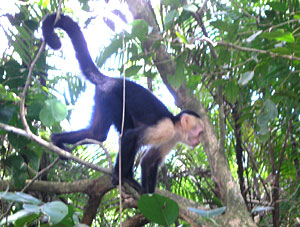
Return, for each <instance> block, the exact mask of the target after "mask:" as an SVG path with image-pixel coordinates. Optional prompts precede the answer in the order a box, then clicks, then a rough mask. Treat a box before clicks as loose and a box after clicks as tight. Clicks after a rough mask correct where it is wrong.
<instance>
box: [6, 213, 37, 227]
mask: <svg viewBox="0 0 300 227" xmlns="http://www.w3.org/2000/svg"><path fill="white" fill-rule="evenodd" d="M29 216H30V217H29ZM31 216H35V217H36V215H35V214H33V213H31V212H30V211H27V210H20V211H18V212H16V213H14V214H13V215H10V216H8V218H7V219H6V218H3V219H2V221H1V222H0V225H1V226H2V225H4V224H5V223H6V220H7V223H14V222H16V221H17V220H22V221H21V222H18V223H16V224H15V225H14V226H18V227H19V226H25V225H22V224H25V223H27V221H26V220H28V221H31V220H32V218H31ZM26 217H27V218H26Z"/></svg>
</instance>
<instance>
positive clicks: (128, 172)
mask: <svg viewBox="0 0 300 227" xmlns="http://www.w3.org/2000/svg"><path fill="white" fill-rule="evenodd" d="M55 17H56V14H51V15H48V16H47V17H46V19H45V20H44V21H43V25H42V30H43V36H44V39H45V42H46V43H47V44H48V45H49V46H50V47H51V48H53V49H55V50H58V49H59V48H60V47H61V42H60V39H59V37H58V36H57V35H56V34H55V33H54V28H61V29H63V30H64V31H65V32H66V33H67V34H68V36H69V37H70V39H71V41H72V44H73V47H74V49H75V52H76V57H77V60H78V62H79V65H80V69H81V71H82V73H83V74H84V76H85V77H86V79H88V80H89V81H90V82H92V83H93V84H95V86H96V92H95V97H94V99H95V106H94V109H93V114H92V118H91V123H90V126H89V127H88V128H86V129H81V130H78V131H74V132H65V133H57V134H52V135H51V141H52V143H53V144H55V145H56V146H58V147H60V148H62V149H65V150H67V151H68V148H67V147H66V146H65V144H75V143H77V142H79V141H81V140H83V139H87V138H88V139H95V140H98V141H100V142H102V141H105V140H106V137H107V133H108V130H109V128H110V127H111V125H114V126H115V127H116V129H117V130H118V131H119V132H120V131H121V125H122V105H123V104H122V103H123V79H122V78H111V77H108V76H105V75H104V74H102V73H101V72H100V71H99V70H98V69H97V67H96V65H95V64H94V62H93V61H92V59H91V56H90V53H89V51H88V48H87V43H86V41H85V38H84V36H83V34H82V32H81V30H80V27H79V26H78V24H77V23H76V22H74V21H73V20H72V19H71V18H70V17H68V16H64V15H60V19H59V20H58V21H57V22H56V23H55V24H54V21H55ZM125 89H126V96H125V121H124V131H123V132H124V134H123V136H122V140H121V154H122V155H121V164H122V168H121V171H122V173H121V176H122V181H123V180H126V181H127V182H128V183H130V184H131V185H132V186H134V187H135V188H136V189H137V190H138V191H139V192H140V193H154V191H155V185H156V179H157V173H158V168H159V166H160V164H161V163H162V162H163V160H164V157H165V156H166V155H167V154H168V153H169V152H170V150H171V149H172V148H173V147H174V146H175V145H176V144H177V143H178V142H182V143H184V144H187V145H189V146H191V147H195V146H197V145H198V144H199V143H200V137H201V134H202V133H203V124H202V120H201V119H200V116H199V115H198V114H197V113H195V112H193V111H191V110H184V111H182V112H181V113H179V114H178V115H176V116H174V115H173V114H172V113H170V112H169V110H168V109H167V108H166V106H165V105H164V104H162V102H160V101H159V100H158V99H157V98H156V97H155V96H154V95H153V94H152V93H151V92H149V91H148V90H146V89H145V88H143V87H142V86H140V85H138V84H136V83H134V82H132V81H129V80H126V82H125ZM142 146H145V147H147V148H148V151H147V153H146V154H145V155H144V157H143V159H142V161H141V168H142V187H141V186H140V184H139V183H138V182H137V181H135V180H134V179H133V166H134V160H135V156H136V154H137V152H138V151H139V149H140V148H141V147H142ZM119 155H120V154H118V156H119ZM118 180H119V157H117V158H116V162H115V167H114V172H113V177H112V182H113V183H114V184H115V185H117V184H118Z"/></svg>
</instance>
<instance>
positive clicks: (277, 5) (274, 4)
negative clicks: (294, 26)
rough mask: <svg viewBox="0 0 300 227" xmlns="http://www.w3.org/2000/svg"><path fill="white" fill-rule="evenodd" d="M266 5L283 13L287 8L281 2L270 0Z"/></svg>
mask: <svg viewBox="0 0 300 227" xmlns="http://www.w3.org/2000/svg"><path fill="white" fill-rule="evenodd" d="M268 5H269V6H271V7H272V8H273V10H275V11H279V12H281V13H285V12H286V11H287V9H288V8H287V6H286V4H285V3H281V2H270V3H268Z"/></svg>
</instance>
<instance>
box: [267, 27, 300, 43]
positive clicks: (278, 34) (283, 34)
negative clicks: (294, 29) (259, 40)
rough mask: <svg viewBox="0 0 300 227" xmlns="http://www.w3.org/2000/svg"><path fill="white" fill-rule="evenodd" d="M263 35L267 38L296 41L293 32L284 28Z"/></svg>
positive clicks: (288, 41) (289, 41)
mask: <svg viewBox="0 0 300 227" xmlns="http://www.w3.org/2000/svg"><path fill="white" fill-rule="evenodd" d="M263 37H265V38H267V39H275V40H278V41H285V42H287V43H293V42H295V38H294V36H293V34H292V33H290V32H288V31H285V30H284V29H277V30H273V31H271V32H269V33H264V34H263Z"/></svg>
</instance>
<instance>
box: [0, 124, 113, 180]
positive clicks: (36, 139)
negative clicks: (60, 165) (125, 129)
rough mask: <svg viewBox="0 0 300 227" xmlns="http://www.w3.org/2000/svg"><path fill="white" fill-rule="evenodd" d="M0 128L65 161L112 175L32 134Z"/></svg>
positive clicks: (7, 126) (0, 126)
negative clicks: (37, 145) (71, 161)
mask: <svg viewBox="0 0 300 227" xmlns="http://www.w3.org/2000/svg"><path fill="white" fill-rule="evenodd" d="M0 128H3V129H4V130H6V131H8V132H13V133H16V134H18V135H21V136H24V137H26V138H28V139H30V140H32V141H34V142H36V143H37V144H39V145H41V146H42V147H45V148H47V149H48V150H50V151H52V152H54V153H56V154H58V155H59V156H62V157H64V158H67V159H71V160H73V161H75V162H77V163H79V164H82V165H84V166H87V167H89V168H91V169H94V170H97V171H100V172H103V173H105V174H109V175H111V174H112V171H111V170H110V169H107V168H103V167H100V166H98V165H95V164H92V163H89V162H87V161H85V160H82V159H80V158H79V157H77V156H75V155H73V154H71V153H69V152H67V151H65V150H63V149H61V148H59V147H57V146H55V145H53V144H52V143H49V142H47V141H46V140H43V139H42V138H40V137H38V136H36V135H35V134H33V133H31V132H29V133H27V132H26V131H25V130H23V129H20V128H16V127H13V126H10V125H6V124H3V123H0Z"/></svg>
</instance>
